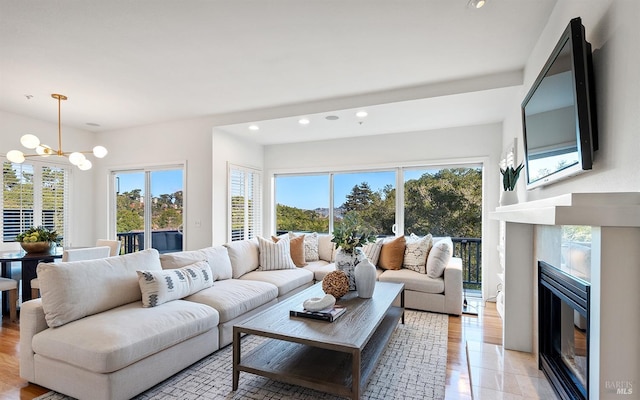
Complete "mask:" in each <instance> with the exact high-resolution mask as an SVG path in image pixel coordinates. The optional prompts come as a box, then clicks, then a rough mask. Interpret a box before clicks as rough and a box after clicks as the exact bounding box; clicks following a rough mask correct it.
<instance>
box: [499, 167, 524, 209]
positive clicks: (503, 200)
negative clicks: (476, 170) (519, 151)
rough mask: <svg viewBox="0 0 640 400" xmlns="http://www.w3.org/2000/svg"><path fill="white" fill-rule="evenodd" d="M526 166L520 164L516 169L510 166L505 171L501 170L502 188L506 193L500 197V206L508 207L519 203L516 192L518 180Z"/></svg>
mask: <svg viewBox="0 0 640 400" xmlns="http://www.w3.org/2000/svg"><path fill="white" fill-rule="evenodd" d="M523 167H524V164H522V163H520V165H518V166H517V167H516V168H514V167H512V166H508V167H506V168H504V169H502V168H500V173H501V174H502V188H503V189H504V191H503V192H502V194H501V195H500V205H501V206H507V205H510V204H515V203H517V202H518V194H517V193H516V192H515V189H516V184H517V183H518V178H519V177H520V172H521V171H522V168H523Z"/></svg>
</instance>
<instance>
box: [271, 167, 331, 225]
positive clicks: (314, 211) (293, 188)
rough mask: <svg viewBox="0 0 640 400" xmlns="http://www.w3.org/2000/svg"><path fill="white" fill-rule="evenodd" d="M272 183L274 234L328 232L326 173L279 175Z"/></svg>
mask: <svg viewBox="0 0 640 400" xmlns="http://www.w3.org/2000/svg"><path fill="white" fill-rule="evenodd" d="M275 186H276V191H275V193H276V233H284V232H289V231H296V232H320V233H329V207H330V206H329V175H281V176H277V177H276V179H275ZM300 192H304V193H305V196H300Z"/></svg>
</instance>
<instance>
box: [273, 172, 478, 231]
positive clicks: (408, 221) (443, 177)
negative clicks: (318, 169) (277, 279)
mask: <svg viewBox="0 0 640 400" xmlns="http://www.w3.org/2000/svg"><path fill="white" fill-rule="evenodd" d="M397 180H399V181H400V182H401V184H402V186H401V187H400V188H399V190H397V188H396V181H397ZM275 200H276V221H275V222H276V230H277V231H278V232H282V231H310V232H313V231H316V232H330V231H331V230H332V229H333V225H334V224H335V223H336V222H339V221H340V220H341V219H342V216H343V215H344V214H345V213H346V212H349V211H356V212H358V213H359V214H360V215H361V216H362V217H363V220H364V221H365V222H367V223H368V224H369V225H371V226H372V227H373V228H374V231H375V233H376V234H377V235H378V236H392V235H394V234H395V233H396V232H397V234H405V235H410V234H412V233H413V234H416V235H419V236H422V235H426V234H428V233H431V234H433V235H434V236H452V237H463V238H480V237H481V232H482V230H481V219H482V217H481V215H482V168H481V166H475V165H472V166H464V167H453V166H452V167H450V168H443V167H440V166H439V167H433V168H428V167H400V168H396V169H393V170H372V171H359V172H329V173H325V174H313V175H312V174H310V175H300V174H298V175H294V174H279V175H276V176H275ZM328 211H331V212H330V213H329V212H328ZM320 222H322V223H320ZM329 225H330V226H329ZM396 228H397V229H396Z"/></svg>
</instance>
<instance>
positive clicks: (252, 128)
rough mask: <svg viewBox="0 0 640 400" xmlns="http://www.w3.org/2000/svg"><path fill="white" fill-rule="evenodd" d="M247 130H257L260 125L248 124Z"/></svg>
mask: <svg viewBox="0 0 640 400" xmlns="http://www.w3.org/2000/svg"><path fill="white" fill-rule="evenodd" d="M249 130H252V131H259V130H260V127H259V126H258V125H249Z"/></svg>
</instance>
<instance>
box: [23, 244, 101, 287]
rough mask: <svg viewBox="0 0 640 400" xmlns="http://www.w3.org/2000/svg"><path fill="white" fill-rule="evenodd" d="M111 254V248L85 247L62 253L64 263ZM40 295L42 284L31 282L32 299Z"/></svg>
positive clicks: (33, 280)
mask: <svg viewBox="0 0 640 400" xmlns="http://www.w3.org/2000/svg"><path fill="white" fill-rule="evenodd" d="M110 252H111V247H109V246H99V247H84V248H78V249H67V250H63V252H62V262H67V261H84V260H96V259H98V258H107V257H109V254H110ZM39 295H40V282H39V281H38V278H35V279H32V280H31V298H32V299H35V298H37V297H38V296H39Z"/></svg>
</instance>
